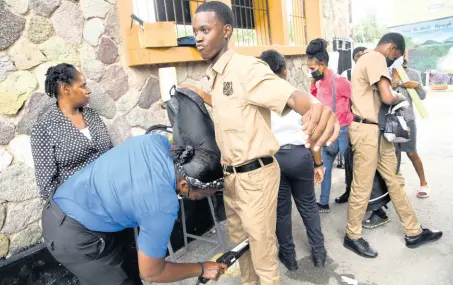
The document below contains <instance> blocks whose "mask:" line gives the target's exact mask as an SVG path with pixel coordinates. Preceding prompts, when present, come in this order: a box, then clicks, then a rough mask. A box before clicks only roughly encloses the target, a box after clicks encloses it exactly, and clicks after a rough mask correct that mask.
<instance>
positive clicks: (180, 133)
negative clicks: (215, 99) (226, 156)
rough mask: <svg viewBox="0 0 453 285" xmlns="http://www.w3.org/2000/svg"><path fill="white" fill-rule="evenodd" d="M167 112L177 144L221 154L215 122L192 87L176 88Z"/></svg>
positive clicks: (168, 103)
mask: <svg viewBox="0 0 453 285" xmlns="http://www.w3.org/2000/svg"><path fill="white" fill-rule="evenodd" d="M167 113H168V119H169V120H170V123H171V126H172V128H173V140H174V143H175V144H180V145H194V146H199V147H202V148H205V149H209V150H212V151H215V152H216V153H217V154H218V155H219V156H220V150H219V148H218V146H217V143H216V141H215V131H214V122H213V121H212V119H211V117H210V115H209V112H208V109H206V106H205V104H204V102H203V99H201V97H200V96H198V94H197V93H195V92H194V91H192V90H190V89H185V88H176V89H175V91H174V95H173V96H172V97H171V99H170V101H168V102H167Z"/></svg>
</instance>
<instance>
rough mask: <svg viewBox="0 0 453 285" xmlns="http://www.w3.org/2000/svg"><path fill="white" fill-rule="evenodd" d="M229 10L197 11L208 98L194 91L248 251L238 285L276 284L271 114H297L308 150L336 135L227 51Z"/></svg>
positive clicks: (235, 235) (331, 120)
mask: <svg viewBox="0 0 453 285" xmlns="http://www.w3.org/2000/svg"><path fill="white" fill-rule="evenodd" d="M233 22H234V16H233V12H232V11H231V9H230V8H229V7H228V6H227V5H225V4H224V3H221V2H217V1H210V2H206V3H205V4H202V5H201V6H199V7H198V8H197V10H196V12H195V15H194V18H193V21H192V26H193V31H194V36H195V38H196V45H197V49H198V51H199V52H200V54H201V56H202V57H203V58H204V59H206V60H208V61H209V62H210V63H211V66H210V67H209V69H208V71H207V74H208V77H209V83H210V88H211V89H210V92H209V93H210V94H212V102H211V96H210V95H208V94H207V93H206V92H204V91H202V90H199V89H197V88H195V87H192V86H184V87H186V88H192V89H193V90H194V91H195V92H197V93H198V94H200V96H201V97H202V98H203V99H204V101H205V102H206V103H208V104H212V107H213V118H214V123H215V132H216V141H217V144H218V146H219V148H220V151H221V153H222V158H223V160H224V162H225V165H224V168H225V192H224V201H225V208H226V215H227V218H228V221H229V232H230V236H231V240H232V241H233V242H234V243H238V242H240V241H242V240H244V239H245V238H246V237H247V236H248V237H249V239H250V252H248V253H246V254H245V255H243V256H242V258H241V259H240V260H239V265H240V268H241V277H242V282H243V284H247V285H251V284H258V282H260V283H261V284H262V285H271V284H272V285H277V284H280V270H279V266H278V262H277V246H276V243H277V242H276V235H275V228H276V208H277V196H278V186H279V182H280V169H279V166H278V163H277V162H276V160H275V159H274V154H275V153H276V152H277V151H278V150H279V144H278V142H277V140H276V139H275V137H274V136H273V134H272V131H271V125H270V123H271V113H270V110H272V111H274V112H276V113H277V114H279V115H281V114H283V113H285V114H286V113H287V112H289V111H290V110H291V109H293V110H295V111H296V112H298V113H300V114H301V115H303V122H304V124H303V125H302V130H303V131H305V133H306V134H309V135H307V143H306V146H308V147H314V150H315V151H319V149H320V147H321V146H322V145H323V144H325V143H326V142H327V144H328V145H330V144H331V143H332V142H333V141H335V139H336V138H337V137H338V134H339V127H340V126H339V123H338V120H337V119H336V117H335V115H334V114H333V113H332V111H330V109H328V108H327V107H324V106H323V105H322V104H320V103H319V102H318V101H317V100H316V99H315V98H314V97H312V96H311V95H310V94H308V93H306V92H301V91H298V90H297V89H296V88H294V87H293V86H291V85H290V84H289V83H288V82H286V81H285V80H283V79H281V78H279V77H278V76H277V75H275V74H274V73H273V72H272V70H271V69H270V68H269V66H268V65H267V64H266V63H264V62H263V61H261V60H258V59H256V58H254V57H249V56H242V55H238V54H236V53H235V52H234V51H233V50H231V49H228V43H229V39H230V37H231V34H232V31H233Z"/></svg>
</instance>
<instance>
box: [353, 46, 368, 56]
mask: <svg viewBox="0 0 453 285" xmlns="http://www.w3.org/2000/svg"><path fill="white" fill-rule="evenodd" d="M366 50H367V48H366V47H356V48H355V49H354V51H353V52H352V58H354V56H355V55H356V54H357V53H358V52H361V51H366Z"/></svg>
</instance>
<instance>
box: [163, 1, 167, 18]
mask: <svg viewBox="0 0 453 285" xmlns="http://www.w3.org/2000/svg"><path fill="white" fill-rule="evenodd" d="M164 10H165V21H168V11H167V0H164Z"/></svg>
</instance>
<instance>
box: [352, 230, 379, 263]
mask: <svg viewBox="0 0 453 285" xmlns="http://www.w3.org/2000/svg"><path fill="white" fill-rule="evenodd" d="M343 246H344V247H346V248H347V249H349V250H351V251H353V252H355V253H357V254H358V255H360V256H363V257H366V258H376V257H377V256H378V253H377V251H376V250H375V249H374V248H372V247H371V246H370V244H369V243H368V242H367V241H366V240H364V239H363V238H359V239H350V238H349V237H348V235H345V237H344V243H343Z"/></svg>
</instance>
